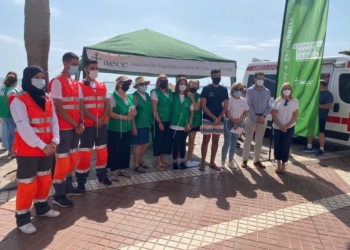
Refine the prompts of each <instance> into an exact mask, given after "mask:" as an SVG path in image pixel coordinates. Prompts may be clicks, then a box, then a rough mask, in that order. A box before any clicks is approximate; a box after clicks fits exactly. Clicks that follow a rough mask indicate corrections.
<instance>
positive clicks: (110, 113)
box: [108, 95, 132, 121]
mask: <svg viewBox="0 0 350 250" xmlns="http://www.w3.org/2000/svg"><path fill="white" fill-rule="evenodd" d="M109 103H110V108H109V111H108V116H109V117H110V118H112V119H115V120H122V121H130V120H131V119H132V118H129V117H128V116H127V115H120V114H117V113H114V112H113V108H114V107H115V106H116V103H115V100H114V97H113V95H111V97H110V99H109Z"/></svg>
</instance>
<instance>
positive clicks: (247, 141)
mask: <svg viewBox="0 0 350 250" xmlns="http://www.w3.org/2000/svg"><path fill="white" fill-rule="evenodd" d="M246 119H247V120H248V119H249V118H248V117H247V118H246ZM245 126H246V132H247V133H246V135H245V138H244V146H243V155H242V157H243V162H244V161H245V162H247V161H248V159H249V153H250V147H251V144H252V140H253V136H254V133H255V130H256V126H257V123H256V122H254V121H251V120H249V121H248V122H247V123H246V125H245Z"/></svg>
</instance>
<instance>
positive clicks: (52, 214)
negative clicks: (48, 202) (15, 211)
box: [38, 209, 61, 218]
mask: <svg viewBox="0 0 350 250" xmlns="http://www.w3.org/2000/svg"><path fill="white" fill-rule="evenodd" d="M60 215H61V213H60V212H58V211H56V210H53V209H51V210H50V211H49V212H47V213H46V214H42V215H38V216H39V217H50V218H56V217H58V216H60Z"/></svg>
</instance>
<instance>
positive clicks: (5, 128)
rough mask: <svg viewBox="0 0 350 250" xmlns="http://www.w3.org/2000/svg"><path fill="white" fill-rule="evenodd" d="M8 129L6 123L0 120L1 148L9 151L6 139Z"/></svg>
mask: <svg viewBox="0 0 350 250" xmlns="http://www.w3.org/2000/svg"><path fill="white" fill-rule="evenodd" d="M0 119H1V118H0ZM7 130H8V128H7V123H6V122H5V121H4V119H1V132H2V134H1V138H2V141H1V143H2V147H3V148H6V149H7V150H9V145H8V143H9V142H8V139H7V135H8V132H7ZM9 154H10V151H9Z"/></svg>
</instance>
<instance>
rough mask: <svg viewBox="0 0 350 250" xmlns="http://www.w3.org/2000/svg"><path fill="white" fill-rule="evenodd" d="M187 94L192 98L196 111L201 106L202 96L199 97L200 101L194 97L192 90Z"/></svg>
mask: <svg viewBox="0 0 350 250" xmlns="http://www.w3.org/2000/svg"><path fill="white" fill-rule="evenodd" d="M187 96H188V97H189V98H190V99H191V102H192V105H193V109H194V110H195V111H198V110H199V108H200V98H198V102H196V100H195V99H194V95H193V94H192V93H191V92H189V93H188V94H187Z"/></svg>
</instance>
